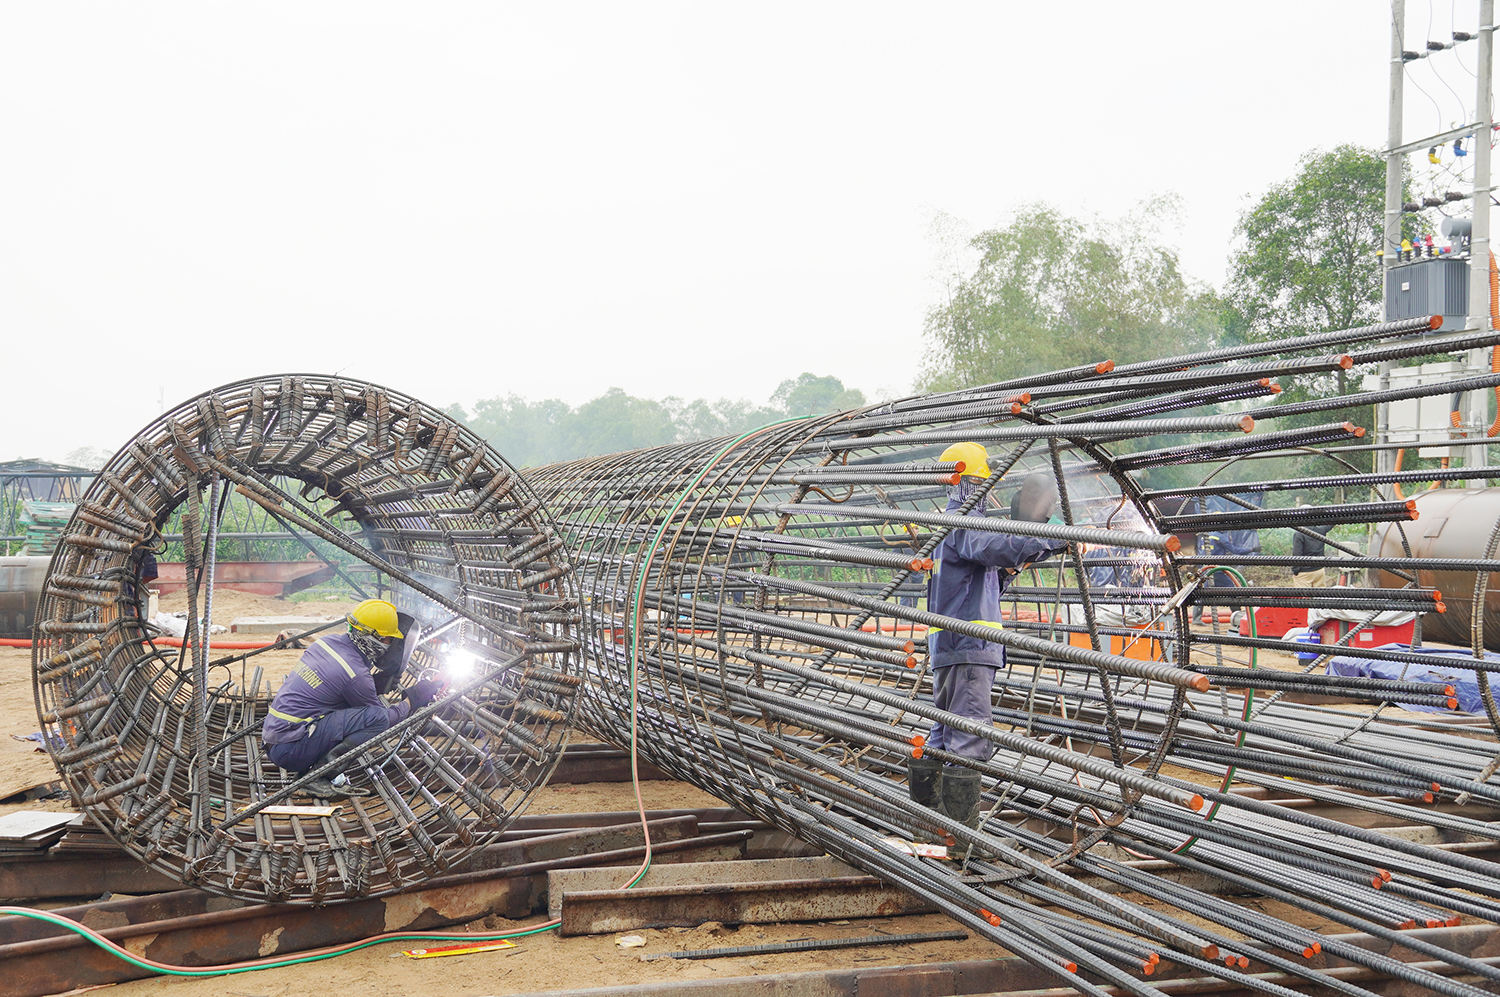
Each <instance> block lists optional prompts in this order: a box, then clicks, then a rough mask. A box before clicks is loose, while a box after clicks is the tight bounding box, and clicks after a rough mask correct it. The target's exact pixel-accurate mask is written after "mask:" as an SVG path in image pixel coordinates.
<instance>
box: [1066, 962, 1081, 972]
mask: <svg viewBox="0 0 1500 997" xmlns="http://www.w3.org/2000/svg"><path fill="white" fill-rule="evenodd" d="M1063 969H1065V970H1067V971H1068V972H1070V973H1076V972H1078V963H1076V962H1071V961H1069V962H1065V963H1063Z"/></svg>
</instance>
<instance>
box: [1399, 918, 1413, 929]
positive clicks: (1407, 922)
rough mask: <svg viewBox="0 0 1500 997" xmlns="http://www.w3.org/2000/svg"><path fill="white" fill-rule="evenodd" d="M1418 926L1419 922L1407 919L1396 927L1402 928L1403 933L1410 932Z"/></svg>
mask: <svg viewBox="0 0 1500 997" xmlns="http://www.w3.org/2000/svg"><path fill="white" fill-rule="evenodd" d="M1416 926H1417V922H1416V921H1414V920H1412V919H1411V918H1407V919H1406V920H1405V921H1402V922H1401V923H1400V924H1398V925H1396V927H1398V928H1400V929H1401V930H1402V931H1409V930H1410V929H1412V928H1415V927H1416Z"/></svg>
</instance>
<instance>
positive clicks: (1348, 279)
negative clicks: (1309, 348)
mask: <svg viewBox="0 0 1500 997" xmlns="http://www.w3.org/2000/svg"><path fill="white" fill-rule="evenodd" d="M1384 211H1385V161H1384V159H1383V158H1382V157H1381V156H1380V154H1379V153H1377V152H1375V151H1374V150H1373V149H1362V148H1360V147H1358V146H1353V145H1341V146H1338V147H1336V148H1334V149H1333V150H1331V151H1328V152H1309V153H1308V154H1306V155H1305V156H1303V157H1302V160H1301V162H1300V164H1299V166H1298V169H1297V172H1296V174H1295V175H1293V176H1292V177H1291V178H1290V179H1289V180H1287V181H1285V182H1284V183H1280V184H1277V185H1275V186H1274V187H1272V188H1271V189H1270V190H1269V191H1267V192H1266V193H1265V194H1264V195H1263V196H1262V197H1261V199H1260V200H1259V201H1257V202H1256V204H1255V206H1254V207H1252V208H1251V209H1250V210H1249V211H1247V212H1245V214H1244V215H1242V216H1241V218H1240V222H1239V225H1238V226H1237V227H1236V229H1235V234H1236V236H1238V237H1239V238H1240V239H1241V240H1242V242H1241V244H1240V245H1239V247H1238V248H1237V249H1236V250H1235V251H1234V254H1233V256H1232V257H1231V259H1230V266H1229V285H1228V288H1227V291H1226V295H1225V297H1226V298H1227V299H1228V300H1229V301H1230V302H1232V303H1233V307H1234V308H1235V309H1236V310H1237V311H1238V313H1239V314H1240V315H1241V316H1242V317H1243V320H1244V335H1245V336H1246V337H1247V338H1248V339H1250V340H1264V339H1273V338H1279V337H1283V336H1291V335H1296V334H1298V333H1305V332H1313V331H1316V330H1319V329H1347V328H1351V327H1353V326H1358V325H1364V324H1367V323H1370V322H1378V321H1379V320H1380V310H1381V309H1380V299H1381V286H1380V283H1381V274H1380V260H1379V257H1377V256H1376V253H1377V252H1378V251H1379V250H1380V246H1381V240H1382V226H1383V218H1384ZM1407 222H1408V224H1409V225H1411V226H1414V225H1415V224H1416V222H1415V220H1413V219H1410V218H1408V220H1407ZM1413 230H1414V229H1413Z"/></svg>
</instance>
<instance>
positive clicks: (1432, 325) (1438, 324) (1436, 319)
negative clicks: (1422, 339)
mask: <svg viewBox="0 0 1500 997" xmlns="http://www.w3.org/2000/svg"><path fill="white" fill-rule="evenodd" d="M1442 327H1443V316H1441V315H1434V316H1432V318H1430V319H1428V320H1427V328H1429V329H1441V328H1442Z"/></svg>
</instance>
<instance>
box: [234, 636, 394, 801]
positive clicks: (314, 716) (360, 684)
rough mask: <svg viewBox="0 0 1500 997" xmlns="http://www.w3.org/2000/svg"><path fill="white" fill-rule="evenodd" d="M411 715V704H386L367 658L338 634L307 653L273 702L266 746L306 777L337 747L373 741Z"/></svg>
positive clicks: (277, 760) (275, 758)
mask: <svg viewBox="0 0 1500 997" xmlns="http://www.w3.org/2000/svg"><path fill="white" fill-rule="evenodd" d="M409 713H411V703H410V702H408V701H407V700H404V699H403V700H402V701H401V702H400V703H398V704H396V705H395V706H386V705H385V704H384V703H383V702H381V700H380V696H379V694H378V693H377V692H376V691H375V679H374V678H373V677H372V676H371V675H370V665H369V662H367V661H366V660H365V656H364V655H363V654H360V653H359V648H358V647H357V646H356V645H355V643H354V641H353V640H351V639H350V638H349V636H348V635H347V634H335V635H333V636H331V637H324V638H322V639H320V640H318V641H316V642H315V643H314V644H313V645H312V646H311V647H309V648H308V649H307V650H305V651H303V652H302V657H301V659H300V660H299V661H298V662H297V667H296V668H294V669H292V673H291V674H290V675H288V676H287V677H286V680H285V681H284V682H282V683H281V688H280V689H279V690H278V691H277V693H276V698H275V699H273V700H272V701H271V713H270V715H269V716H267V717H266V723H265V727H264V728H263V729H262V732H261V743H262V744H264V745H265V749H266V754H267V755H268V756H270V758H271V761H273V762H275V763H276V764H277V765H279V766H281V767H282V768H284V769H286V770H288V771H290V772H306V771H307V770H308V769H310V768H312V767H313V765H314V764H315V763H316V762H317V760H318V759H319V758H321V757H322V756H323V755H324V753H326V752H327V751H328V749H330V748H332V747H333V746H334V745H335V744H338V743H339V742H341V741H344V740H346V739H352V742H353V743H356V744H357V743H359V742H362V741H367V740H369V739H370V738H372V737H374V736H375V735H376V734H379V733H380V732H381V731H383V730H385V729H386V728H388V727H390V726H391V724H393V723H395V722H396V721H398V720H403V719H405V718H406V716H407V715H408V714H409Z"/></svg>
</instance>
